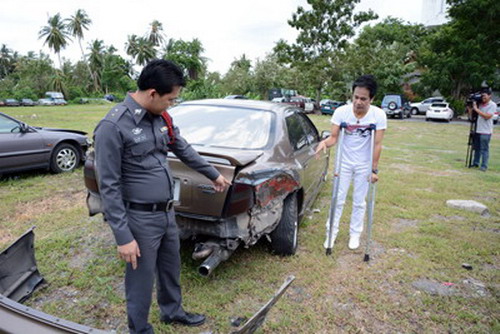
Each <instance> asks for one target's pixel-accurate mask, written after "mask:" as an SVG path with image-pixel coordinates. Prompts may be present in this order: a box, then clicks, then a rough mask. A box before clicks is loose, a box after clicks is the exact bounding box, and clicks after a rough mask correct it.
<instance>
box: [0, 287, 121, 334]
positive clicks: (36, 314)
mask: <svg viewBox="0 0 500 334" xmlns="http://www.w3.org/2000/svg"><path fill="white" fill-rule="evenodd" d="M0 333H8V334H27V333H36V334H59V333H60V334H62V333H75V334H84V333H86V334H111V333H114V332H107V331H102V330H99V329H95V328H92V327H88V326H84V325H80V324H77V323H75V322H71V321H68V320H65V319H62V318H58V317H54V316H52V315H50V314H47V313H44V312H41V311H38V310H35V309H33V308H31V307H27V306H25V305H22V304H20V303H17V302H15V301H13V300H11V299H9V298H7V297H5V296H3V295H1V294H0Z"/></svg>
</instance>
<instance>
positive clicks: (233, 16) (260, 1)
mask: <svg viewBox="0 0 500 334" xmlns="http://www.w3.org/2000/svg"><path fill="white" fill-rule="evenodd" d="M426 1H429V0H426ZM299 5H302V6H307V1H306V0H252V1H248V0H245V1H242V0H211V1H204V0H179V1H165V0H162V1H160V0H143V1H137V0H136V1H131V0H121V1H109V0H108V1H106V0H27V1H20V0H1V11H0V44H6V45H7V47H8V48H10V49H13V50H15V51H18V52H19V53H21V54H23V55H25V54H26V53H27V52H28V51H35V52H38V51H40V50H42V51H44V52H45V53H49V52H50V53H51V54H52V52H51V51H50V50H49V48H48V46H47V45H45V46H44V45H43V40H39V39H38V32H39V31H40V29H41V27H42V26H44V25H46V24H47V19H48V16H49V15H50V16H53V15H55V14H57V13H60V14H61V16H62V17H63V18H68V17H70V16H71V15H73V14H74V13H75V12H76V10H77V9H84V10H85V11H86V12H87V14H88V16H89V17H90V19H91V20H92V24H91V26H90V27H89V30H88V31H86V32H85V36H84V38H85V40H84V43H85V46H86V45H87V43H89V42H90V41H91V40H94V39H101V40H103V41H104V43H105V45H111V44H112V45H114V46H115V48H117V49H118V52H119V53H120V54H121V55H122V56H123V57H125V58H128V56H127V55H126V54H125V52H124V48H125V42H126V40H127V36H128V35H132V34H136V35H139V36H142V35H144V34H145V33H146V32H147V31H148V29H149V24H150V23H151V22H152V21H153V20H158V21H160V22H161V23H162V24H163V30H164V33H165V34H166V36H167V38H174V39H183V40H188V41H190V40H192V39H193V38H198V39H199V40H200V41H201V42H202V44H203V46H204V48H205V54H204V56H205V57H207V58H208V59H209V62H208V69H209V70H210V71H219V72H220V73H222V74H224V73H225V72H226V71H227V70H228V68H229V66H230V64H231V62H232V61H233V60H235V59H237V58H239V57H240V56H241V55H242V54H245V55H246V56H247V58H248V59H251V60H252V61H254V60H255V59H257V58H259V59H263V58H264V57H265V55H266V53H269V52H270V51H271V50H272V48H273V46H274V44H275V42H277V41H278V40H279V39H281V38H283V39H285V40H288V41H293V40H294V39H295V37H296V31H295V30H294V29H292V28H291V27H289V26H288V24H287V20H288V19H290V18H291V15H292V13H293V12H295V10H296V9H297V7H298V6H299ZM368 8H371V9H372V10H374V11H375V12H376V13H377V14H378V15H379V16H380V18H385V17H387V16H389V15H390V16H393V17H398V18H401V19H403V20H404V21H409V22H412V23H421V22H422V20H421V17H422V15H421V12H422V0H413V1H412V0H362V1H361V3H360V4H359V5H358V7H357V9H359V10H366V9H368ZM61 56H62V57H65V58H69V59H71V60H72V61H76V60H78V59H79V58H80V57H81V53H80V49H79V46H78V43H77V42H76V41H75V43H73V44H70V45H69V46H68V47H67V48H66V49H65V50H63V51H62V52H61ZM53 59H54V60H55V59H56V57H55V56H54V57H53ZM55 63H56V65H57V61H56V60H55Z"/></svg>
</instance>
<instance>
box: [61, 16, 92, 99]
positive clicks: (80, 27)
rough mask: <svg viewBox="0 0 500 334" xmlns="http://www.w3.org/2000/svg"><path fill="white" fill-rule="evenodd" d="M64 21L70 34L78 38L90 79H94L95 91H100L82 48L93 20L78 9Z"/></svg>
mask: <svg viewBox="0 0 500 334" xmlns="http://www.w3.org/2000/svg"><path fill="white" fill-rule="evenodd" d="M64 21H65V22H66V27H67V29H68V32H69V33H70V34H71V35H73V36H74V37H76V38H78V44H79V45H80V50H81V52H82V58H83V61H84V62H85V64H86V65H87V68H88V70H89V73H90V77H91V79H92V82H93V83H94V89H95V90H96V91H97V90H98V87H97V85H96V83H97V81H96V80H95V78H94V75H93V73H92V70H91V69H90V65H89V63H88V62H87V57H86V56H85V52H83V47H82V39H83V31H84V30H89V25H90V24H91V23H92V20H91V19H90V18H89V17H88V15H87V13H86V12H85V10H83V9H78V10H77V11H76V13H75V14H74V15H73V16H71V17H70V18H69V19H66V20H64Z"/></svg>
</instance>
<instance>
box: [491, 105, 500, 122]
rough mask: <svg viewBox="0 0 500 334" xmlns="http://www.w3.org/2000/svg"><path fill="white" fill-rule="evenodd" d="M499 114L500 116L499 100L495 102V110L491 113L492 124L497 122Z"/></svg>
mask: <svg viewBox="0 0 500 334" xmlns="http://www.w3.org/2000/svg"><path fill="white" fill-rule="evenodd" d="M499 116H500V102H497V110H496V111H495V113H494V114H493V124H497V123H498V118H499Z"/></svg>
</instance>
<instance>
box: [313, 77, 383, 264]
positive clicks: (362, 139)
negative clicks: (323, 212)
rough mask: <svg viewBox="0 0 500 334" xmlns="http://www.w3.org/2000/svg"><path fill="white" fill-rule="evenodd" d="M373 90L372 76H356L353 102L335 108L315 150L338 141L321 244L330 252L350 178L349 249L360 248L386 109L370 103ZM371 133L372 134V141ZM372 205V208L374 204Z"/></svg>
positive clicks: (375, 174)
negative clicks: (325, 135) (328, 129)
mask: <svg viewBox="0 0 500 334" xmlns="http://www.w3.org/2000/svg"><path fill="white" fill-rule="evenodd" d="M376 93H377V82H376V81H375V78H374V77H373V76H372V75H363V76H361V77H359V78H358V79H356V81H354V83H353V85H352V104H348V105H344V106H342V107H340V108H337V109H336V110H335V113H334V114H333V116H332V120H331V123H332V130H331V135H330V136H329V137H328V138H327V139H325V140H323V141H321V142H320V143H319V145H318V147H317V149H316V154H317V155H318V154H319V153H320V152H321V151H324V152H326V149H327V148H330V147H332V146H334V145H335V144H337V142H338V144H339V147H338V150H337V156H336V158H338V159H336V164H335V165H336V166H335V171H334V189H333V195H332V196H333V197H332V208H331V210H330V216H333V221H332V222H331V221H330V216H329V218H328V220H327V222H326V227H327V231H326V240H325V243H324V247H325V248H326V249H327V254H328V252H329V251H330V252H331V249H332V247H333V245H334V242H335V238H336V237H337V234H338V231H339V222H340V217H341V216H342V210H343V208H344V203H345V199H346V196H347V192H348V190H349V186H350V184H351V180H353V181H354V189H353V196H352V197H353V208H352V214H351V223H350V230H349V235H350V238H349V248H350V249H357V248H358V247H359V239H360V237H361V232H362V231H363V220H364V216H365V211H366V195H367V192H368V188H369V185H370V182H371V183H373V184H374V183H375V182H377V181H378V161H379V158H380V153H381V151H382V139H383V137H384V131H385V129H386V128H387V117H386V115H385V112H384V111H383V110H382V109H380V108H378V107H376V106H373V105H371V102H372V101H373V98H374V97H375V94H376ZM372 136H374V138H373V141H372ZM373 199H374V198H372V200H373ZM372 204H373V203H372ZM371 207H372V208H373V205H372V206H371ZM372 214H373V212H372ZM330 227H331V230H330ZM330 231H331V232H330Z"/></svg>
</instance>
